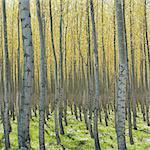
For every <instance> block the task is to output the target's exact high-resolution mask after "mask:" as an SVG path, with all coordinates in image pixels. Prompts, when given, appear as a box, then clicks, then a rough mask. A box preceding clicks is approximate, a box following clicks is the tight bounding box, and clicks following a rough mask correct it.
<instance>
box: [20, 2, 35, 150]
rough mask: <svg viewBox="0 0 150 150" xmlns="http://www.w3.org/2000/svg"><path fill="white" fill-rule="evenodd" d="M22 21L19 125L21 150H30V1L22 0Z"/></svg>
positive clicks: (31, 47) (31, 50)
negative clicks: (22, 51) (21, 75)
mask: <svg viewBox="0 0 150 150" xmlns="http://www.w3.org/2000/svg"><path fill="white" fill-rule="evenodd" d="M19 2H20V3H19V4H20V6H19V9H20V20H21V26H22V39H23V50H24V74H23V85H22V88H23V89H22V93H21V104H20V107H21V108H20V114H19V124H18V139H19V140H18V144H19V149H30V134H29V124H30V101H31V90H32V60H33V59H32V54H33V45H32V31H31V16H30V3H29V0H26V1H24V0H20V1H19Z"/></svg>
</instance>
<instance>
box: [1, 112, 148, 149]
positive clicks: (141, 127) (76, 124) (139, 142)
mask: <svg viewBox="0 0 150 150" xmlns="http://www.w3.org/2000/svg"><path fill="white" fill-rule="evenodd" d="M113 116H114V115H113V113H112V115H109V126H108V127H106V126H105V122H104V120H103V122H102V124H101V123H99V137H100V144H101V149H102V150H117V140H116V132H115V128H114V117H113ZM67 119H68V126H64V129H65V135H61V142H62V144H63V146H64V147H65V149H66V150H94V140H93V139H91V138H90V135H89V132H88V131H87V130H86V129H85V124H84V121H82V122H81V121H77V120H76V119H75V117H74V116H72V115H71V114H70V113H69V114H68V117H67ZM11 125H12V132H11V134H10V141H11V150H17V145H18V143H17V141H18V138H17V121H11ZM38 125H39V123H38V118H35V117H33V118H32V121H31V122H30V136H31V150H38V149H39V148H38V147H39V142H38V139H39V138H38ZM137 127H138V130H137V131H135V130H133V137H134V142H135V144H134V145H130V144H129V138H128V125H127V122H126V141H127V148H128V150H150V127H148V126H147V125H146V122H143V121H142V117H141V115H138V117H137ZM45 142H46V149H47V150H61V149H62V148H61V146H58V145H57V143H56V138H55V133H54V121H53V116H50V119H49V121H47V125H46V126H45ZM3 149H4V139H3V126H2V123H0V150H3Z"/></svg>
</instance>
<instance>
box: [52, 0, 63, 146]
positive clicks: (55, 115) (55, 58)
mask: <svg viewBox="0 0 150 150" xmlns="http://www.w3.org/2000/svg"><path fill="white" fill-rule="evenodd" d="M49 9H50V31H51V42H52V49H53V55H54V61H55V110H54V120H55V134H56V139H57V144H60V143H61V140H60V137H59V129H58V127H59V116H58V111H59V95H58V92H59V90H58V72H57V57H56V50H55V45H54V33H53V18H52V7H51V0H49Z"/></svg>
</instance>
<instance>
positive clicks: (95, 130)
mask: <svg viewBox="0 0 150 150" xmlns="http://www.w3.org/2000/svg"><path fill="white" fill-rule="evenodd" d="M90 7H91V20H92V33H93V34H92V35H93V46H94V56H95V57H94V58H95V68H94V70H95V100H94V110H93V111H94V141H95V149H96V150H100V149H101V148H100V144H99V136H98V110H99V95H100V94H99V91H100V84H99V60H98V48H97V37H96V27H95V18H94V7H93V0H90Z"/></svg>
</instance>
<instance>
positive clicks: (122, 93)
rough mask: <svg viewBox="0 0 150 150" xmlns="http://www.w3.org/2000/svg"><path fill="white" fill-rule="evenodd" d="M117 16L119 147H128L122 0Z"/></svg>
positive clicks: (118, 1) (119, 3) (118, 0)
mask: <svg viewBox="0 0 150 150" xmlns="http://www.w3.org/2000/svg"><path fill="white" fill-rule="evenodd" d="M116 16H117V24H118V46H119V78H118V87H117V112H116V119H117V120H116V121H117V122H116V123H117V141H118V149H119V150H125V149H126V141H125V101H126V81H127V63H126V62H127V61H126V59H127V56H126V49H125V33H124V19H123V10H122V1H121V0H116Z"/></svg>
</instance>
